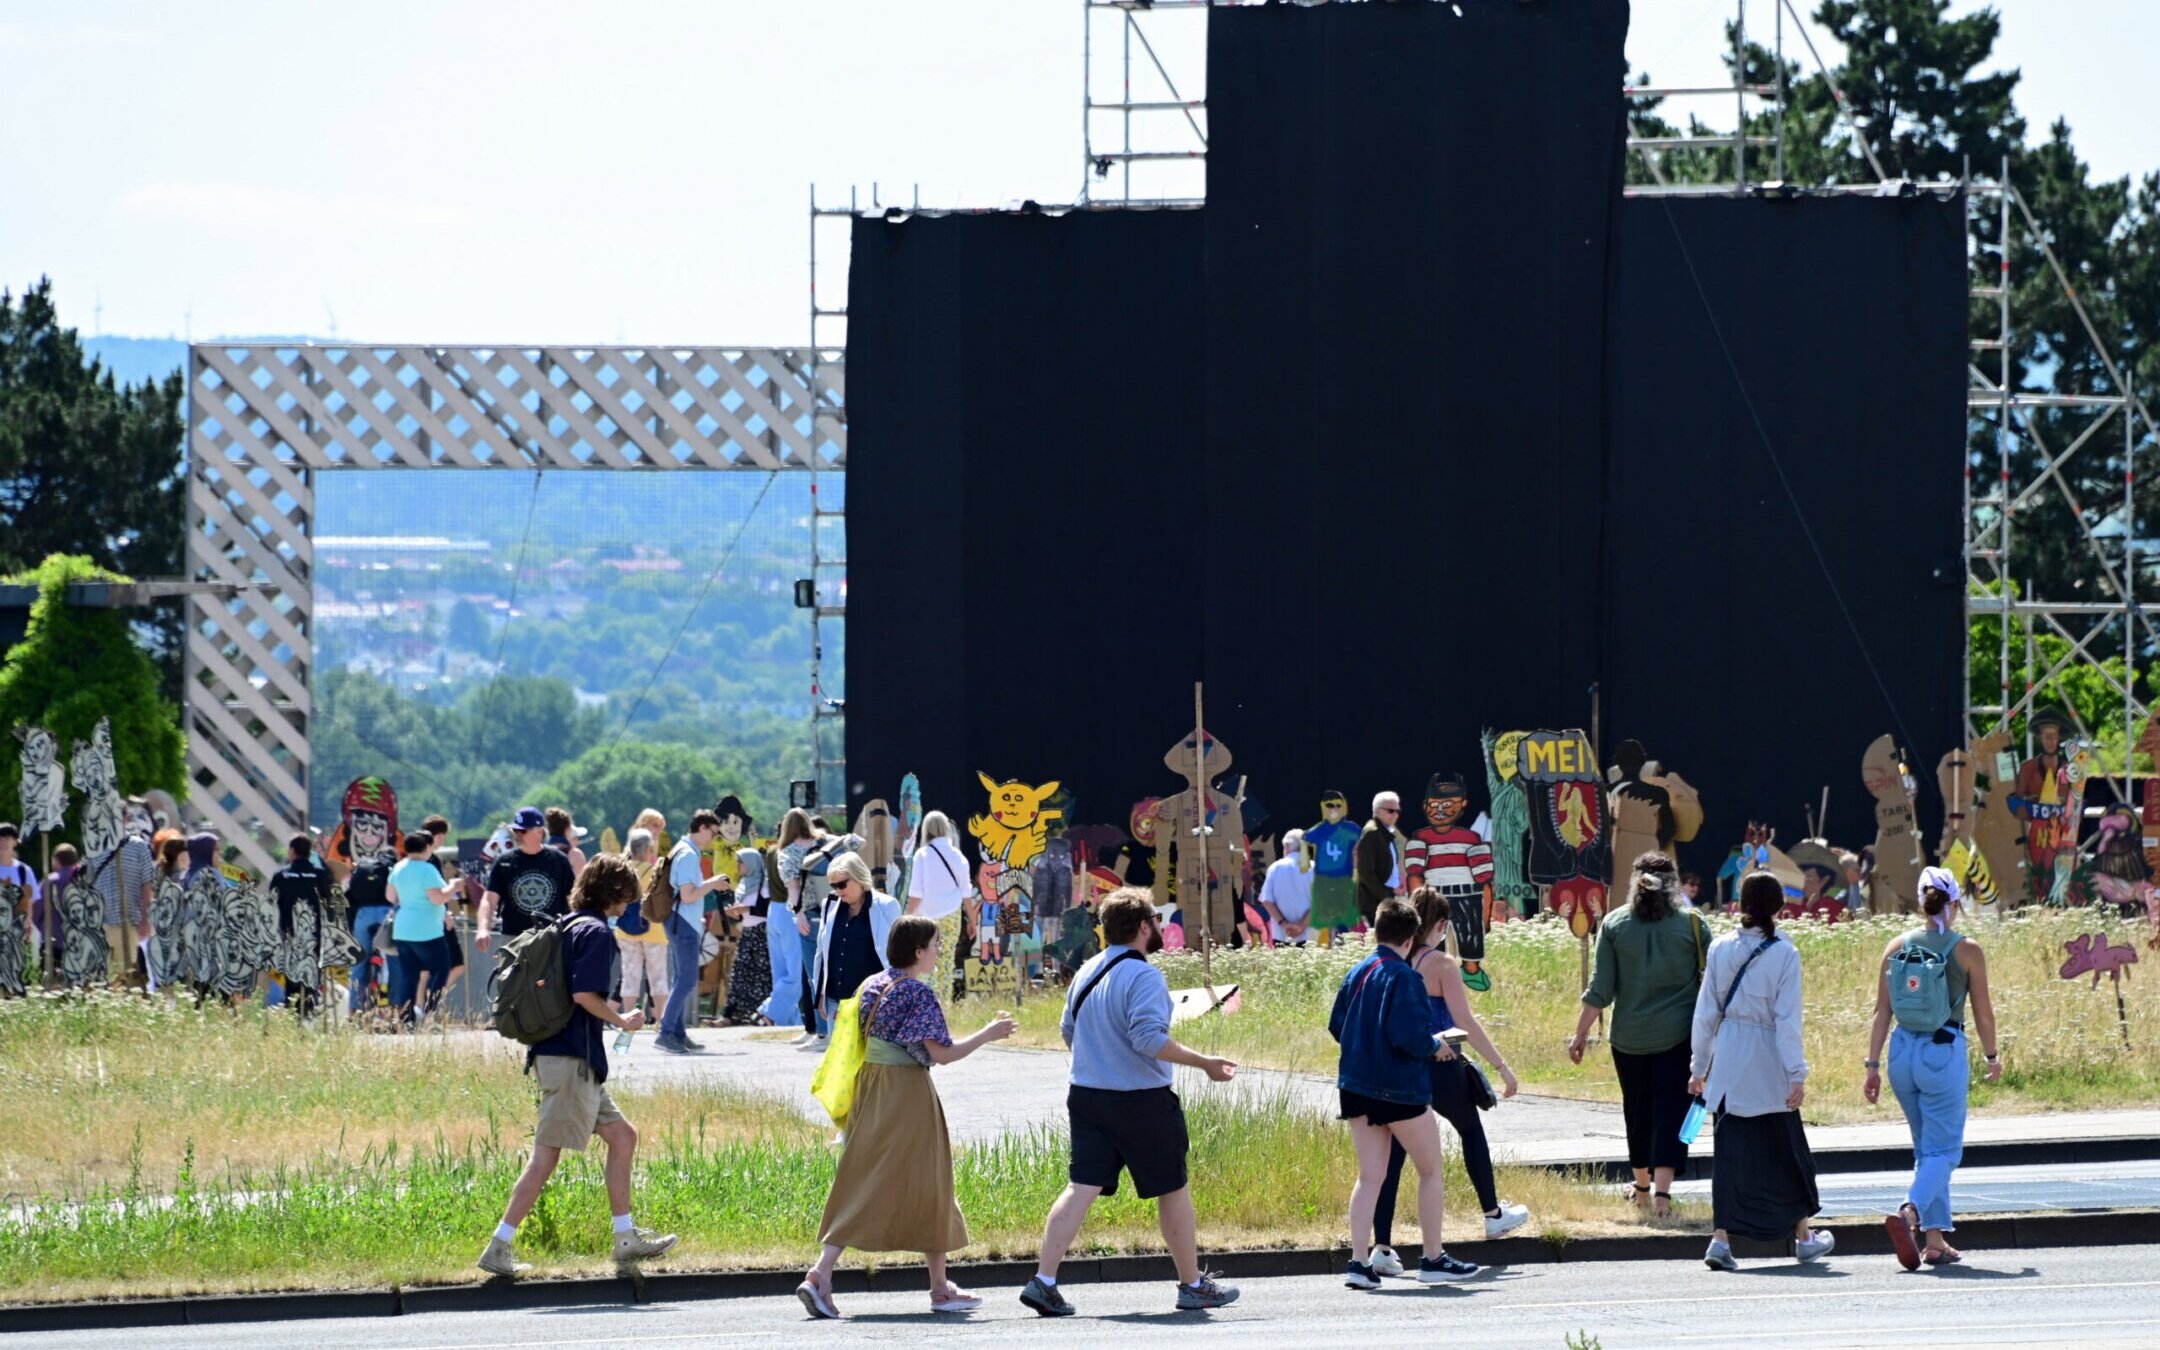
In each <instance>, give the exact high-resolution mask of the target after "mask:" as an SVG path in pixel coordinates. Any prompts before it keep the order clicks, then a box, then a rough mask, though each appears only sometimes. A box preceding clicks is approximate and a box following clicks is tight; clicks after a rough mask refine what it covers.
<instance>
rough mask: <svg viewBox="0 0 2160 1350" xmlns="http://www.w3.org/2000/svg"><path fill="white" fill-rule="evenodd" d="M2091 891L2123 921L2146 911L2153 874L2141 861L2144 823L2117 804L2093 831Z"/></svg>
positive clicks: (2143, 859)
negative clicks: (2121, 916) (2119, 915)
mask: <svg viewBox="0 0 2160 1350" xmlns="http://www.w3.org/2000/svg"><path fill="white" fill-rule="evenodd" d="M2091 888H2092V890H2093V892H2094V893H2095V894H2096V895H2097V896H2098V897H2099V899H2100V900H2102V901H2103V902H2105V903H2107V904H2110V905H2114V906H2116V907H2117V908H2118V909H2119V910H2120V911H2121V912H2122V913H2123V915H2124V917H2126V918H2127V917H2129V916H2131V915H2142V914H2144V913H2145V912H2146V910H2147V908H2148V900H2149V899H2150V897H2151V895H2152V890H2153V874H2152V869H2151V868H2150V867H2148V866H2147V865H2146V862H2145V829H2144V823H2143V822H2142V821H2140V820H2139V819H2138V816H2137V813H2136V812H2135V811H2132V810H2131V809H2130V808H2129V807H2128V806H2125V805H2123V804H2122V803H2120V802H2117V803H2116V804H2115V805H2113V806H2110V807H2109V808H2108V809H2107V812H2106V814H2104V815H2102V816H2101V817H2100V824H2099V827H2098V828H2097V829H2096V830H2095V831H2094V832H2093V862H2092V872H2091Z"/></svg>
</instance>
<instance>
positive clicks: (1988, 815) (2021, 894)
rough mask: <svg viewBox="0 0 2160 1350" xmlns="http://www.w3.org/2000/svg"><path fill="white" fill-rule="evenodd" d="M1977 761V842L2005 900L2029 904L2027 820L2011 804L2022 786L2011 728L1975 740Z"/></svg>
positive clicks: (1970, 754)
mask: <svg viewBox="0 0 2160 1350" xmlns="http://www.w3.org/2000/svg"><path fill="white" fill-rule="evenodd" d="M1966 757H1967V758H1968V759H1970V760H1971V761H1972V792H1973V805H1972V808H1971V810H1972V814H1973V820H1972V842H1973V847H1975V848H1977V849H1978V850H1979V851H1980V856H1981V857H1982V858H1984V859H1985V860H1986V861H1987V869H1988V875H1989V876H1990V877H1992V878H1993V879H1994V881H1995V889H1996V891H1997V893H1998V894H2000V895H2001V896H2002V900H2003V903H2004V904H2005V905H2006V906H2008V907H2009V908H2012V909H2015V908H2017V907H2018V906H2019V905H2022V904H2024V903H2025V897H2026V893H2027V890H2028V887H2027V885H2026V881H2025V846H2024V843H2023V840H2024V836H2025V822H2023V821H2021V820H2019V819H2018V818H2017V815H2016V814H2015V813H2014V812H2012V811H2011V809H2010V798H2011V797H2012V796H2013V795H2015V792H2016V786H2017V757H2016V756H2015V755H2013V754H2011V753H2010V733H2009V732H2008V731H2006V730H2002V729H1999V728H1998V729H1997V730H1995V731H1991V732H1989V733H1988V734H1987V735H1985V736H1982V737H1979V738H1978V739H1976V740H1974V741H1973V742H1972V744H1971V745H1970V746H1969V747H1968V748H1967V751H1966Z"/></svg>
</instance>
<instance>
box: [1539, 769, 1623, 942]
mask: <svg viewBox="0 0 2160 1350" xmlns="http://www.w3.org/2000/svg"><path fill="white" fill-rule="evenodd" d="M1515 758H1516V766H1515V774H1516V778H1517V779H1518V780H1519V781H1521V783H1522V784H1523V788H1524V791H1525V792H1526V793H1527V794H1528V798H1529V803H1530V880H1531V881H1533V882H1535V883H1536V884H1538V885H1539V886H1547V887H1550V888H1552V889H1551V895H1552V906H1553V908H1554V909H1557V910H1561V912H1562V913H1563V914H1565V915H1566V916H1567V919H1568V926H1569V928H1570V929H1572V930H1574V931H1575V933H1576V934H1577V936H1583V935H1586V934H1587V933H1588V932H1589V931H1590V930H1592V929H1595V928H1596V927H1597V923H1598V920H1599V919H1601V918H1602V917H1603V916H1604V914H1605V906H1606V897H1607V895H1608V893H1609V887H1610V885H1611V877H1612V833H1611V822H1610V819H1609V817H1608V816H1607V814H1606V810H1605V793H1604V791H1603V784H1602V783H1601V782H1600V781H1599V778H1598V764H1597V751H1596V749H1595V748H1593V747H1592V746H1591V744H1590V738H1589V736H1587V735H1585V734H1584V733H1583V732H1582V731H1581V730H1579V729H1570V730H1567V731H1529V732H1524V733H1523V736H1522V739H1521V741H1519V742H1518V743H1517V746H1516V752H1515Z"/></svg>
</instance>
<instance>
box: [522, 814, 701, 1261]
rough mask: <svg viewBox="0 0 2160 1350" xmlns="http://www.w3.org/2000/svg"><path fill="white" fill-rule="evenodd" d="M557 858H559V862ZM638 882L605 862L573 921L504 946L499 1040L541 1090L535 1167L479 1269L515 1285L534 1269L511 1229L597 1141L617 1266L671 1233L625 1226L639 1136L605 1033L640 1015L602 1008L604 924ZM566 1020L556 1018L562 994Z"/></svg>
mask: <svg viewBox="0 0 2160 1350" xmlns="http://www.w3.org/2000/svg"><path fill="white" fill-rule="evenodd" d="M558 856H559V855H558ZM637 894H638V877H637V873H636V872H635V871H634V870H632V868H631V866H630V863H629V861H628V860H627V859H625V858H624V857H623V856H622V855H621V854H618V853H603V854H601V855H600V856H599V857H597V858H594V859H592V860H591V861H590V862H588V863H586V864H585V870H584V872H583V873H581V874H580V875H579V877H578V881H577V884H576V886H575V887H574V888H573V889H572V891H571V893H570V913H569V914H568V915H567V916H566V917H564V918H562V919H558V920H556V921H555V922H553V923H550V924H546V925H544V926H542V927H539V928H536V929H533V930H531V931H530V932H529V933H527V934H526V935H523V936H521V937H519V938H517V939H515V940H513V941H511V942H510V943H509V944H508V950H507V951H506V952H505V953H504V961H503V968H502V974H501V979H500V980H499V981H498V993H497V995H496V1009H495V1025H496V1030H498V1031H501V1032H503V1034H505V1035H509V1036H512V1037H513V1038H514V1039H518V1040H522V1041H524V1042H525V1044H526V1045H528V1046H529V1047H530V1048H529V1049H528V1050H527V1051H526V1055H525V1067H526V1069H527V1070H528V1071H529V1072H530V1073H531V1074H532V1075H533V1077H534V1078H535V1079H537V1080H538V1081H539V1084H540V1118H539V1124H538V1126H537V1127H536V1128H535V1129H534V1131H533V1151H532V1160H531V1161H530V1162H528V1163H526V1165H525V1171H524V1173H523V1175H521V1176H519V1177H518V1180H517V1185H516V1186H515V1187H513V1188H512V1189H511V1192H510V1204H509V1206H508V1207H507V1208H506V1209H505V1210H504V1211H503V1218H502V1222H501V1223H500V1224H497V1225H496V1227H495V1236H494V1237H492V1238H490V1239H488V1244H487V1248H486V1250H484V1251H483V1252H481V1253H480V1261H479V1266H480V1269H482V1270H484V1271H487V1272H488V1273H489V1274H491V1275H502V1276H506V1277H511V1278H514V1277H516V1276H518V1275H521V1274H523V1273H524V1272H526V1271H527V1270H530V1269H531V1268H532V1267H531V1266H529V1265H528V1264H526V1263H525V1262H523V1261H520V1260H518V1259H517V1251H516V1248H515V1245H514V1244H515V1243H516V1241H517V1229H518V1225H519V1224H520V1223H523V1222H524V1221H525V1215H526V1214H527V1212H529V1211H530V1210H531V1209H532V1207H533V1204H534V1202H535V1201H537V1200H539V1198H540V1191H541V1189H542V1188H543V1187H545V1186H546V1185H547V1183H548V1178H549V1177H551V1176H553V1175H554V1174H555V1167H556V1164H558V1163H559V1162H560V1161H561V1160H562V1151H563V1150H564V1149H566V1148H567V1149H574V1150H577V1151H579V1152H583V1151H584V1148H585V1143H586V1141H587V1140H589V1139H591V1138H592V1137H593V1136H594V1135H598V1136H600V1138H601V1140H602V1141H603V1142H604V1143H606V1144H607V1195H608V1213H610V1214H611V1215H613V1216H614V1220H615V1247H614V1255H615V1260H616V1261H617V1263H619V1264H623V1263H629V1262H634V1261H641V1260H644V1259H645V1258H647V1257H652V1256H660V1255H664V1254H665V1253H666V1252H667V1251H668V1250H669V1249H670V1248H672V1247H673V1246H674V1245H675V1235H674V1234H672V1233H665V1234H662V1233H654V1232H652V1231H650V1230H648V1229H644V1228H639V1227H638V1226H637V1225H636V1224H634V1223H633V1222H631V1218H630V1164H631V1161H632V1159H633V1158H634V1157H635V1156H636V1154H637V1139H638V1135H637V1130H636V1128H635V1127H634V1126H632V1125H631V1124H630V1122H629V1121H628V1120H626V1119H624V1117H623V1113H622V1112H621V1111H620V1110H618V1109H616V1106H615V1102H614V1100H613V1099H612V1098H610V1097H609V1096H608V1090H607V1076H608V1056H607V1041H606V1037H605V1034H604V1033H603V1032H602V1030H601V1024H602V1023H606V1024H607V1025H609V1026H612V1027H618V1028H620V1029H621V1030H623V1031H636V1030H637V1029H638V1028H639V1027H641V1026H643V1025H644V1024H645V1015H644V1014H643V1013H639V1012H633V1013H631V1014H630V1015H629V1016H627V1017H625V1016H623V1015H622V1014H620V1013H618V1012H616V1011H615V1010H614V1009H613V1008H611V1007H609V1006H608V1001H607V996H608V984H609V977H610V975H611V974H612V973H613V968H614V963H615V938H614V934H613V933H612V932H611V931H610V930H609V928H608V924H607V921H608V920H609V919H612V918H615V917H617V916H619V915H620V914H621V913H622V912H623V910H625V909H627V908H628V907H629V905H630V902H631V901H632V900H634V899H636V898H637ZM564 990H567V991H568V994H569V1012H568V1015H567V1016H563V1015H562V1011H561V1002H560V998H561V991H564Z"/></svg>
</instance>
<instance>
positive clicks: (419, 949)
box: [391, 938, 450, 1016]
mask: <svg viewBox="0 0 2160 1350" xmlns="http://www.w3.org/2000/svg"><path fill="white" fill-rule="evenodd" d="M397 949H398V973H397V984H396V985H395V986H394V989H395V993H394V994H393V995H392V997H391V1001H392V1002H393V1003H395V1004H396V1005H397V1007H398V1009H399V1011H400V1012H401V1013H403V1012H404V1010H405V1008H406V1007H407V1005H409V1004H411V1003H412V1001H413V999H414V997H415V996H416V995H417V993H418V991H419V988H420V972H421V971H423V970H424V971H426V972H427V977H428V987H427V1002H428V1007H433V1006H435V1003H436V1001H437V1000H439V999H441V998H442V991H443V986H444V985H445V984H448V983H449V982H450V944H449V943H448V942H446V941H444V940H443V939H442V938H429V939H428V940H427V941H425V942H407V941H406V940H405V939H404V938H399V939H398V940H397ZM423 1011H425V1009H421V1008H414V1009H413V1010H412V1013H411V1014H410V1015H413V1016H417V1015H418V1014H419V1013H421V1012H423Z"/></svg>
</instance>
